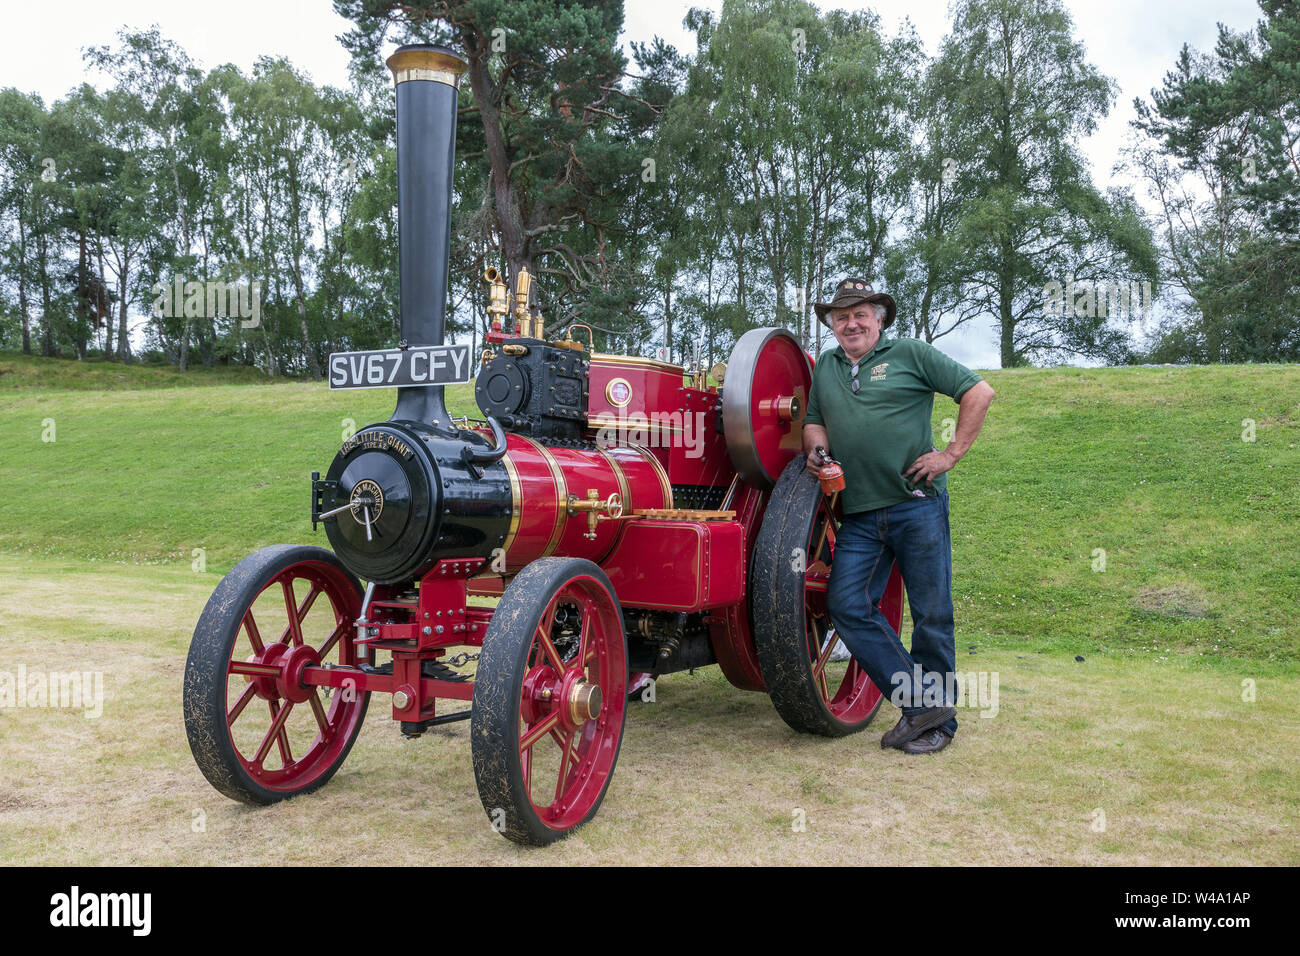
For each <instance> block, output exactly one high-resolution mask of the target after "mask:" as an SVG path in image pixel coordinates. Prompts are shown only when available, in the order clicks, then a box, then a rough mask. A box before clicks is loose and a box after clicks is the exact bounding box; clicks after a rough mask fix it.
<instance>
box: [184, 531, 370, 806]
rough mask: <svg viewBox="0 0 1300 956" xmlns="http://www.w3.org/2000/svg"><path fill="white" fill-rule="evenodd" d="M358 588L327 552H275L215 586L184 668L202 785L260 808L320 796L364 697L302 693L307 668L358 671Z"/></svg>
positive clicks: (258, 556) (266, 551)
mask: <svg viewBox="0 0 1300 956" xmlns="http://www.w3.org/2000/svg"><path fill="white" fill-rule="evenodd" d="M360 609H361V591H360V587H359V586H358V583H357V580H356V578H354V577H353V576H352V574H351V573H350V572H349V571H348V570H347V569H346V568H344V567H343V565H342V564H341V563H340V562H339V559H338V558H337V557H335V555H334V554H333V553H332V552H330V551H326V550H325V549H324V548H315V547H307V546H299V545H276V546H273V547H269V548H263V549H262V550H261V551H256V552H254V553H253V554H251V555H249V556H248V557H247V558H245V559H244V560H243V561H240V562H239V564H237V565H235V567H234V568H233V569H232V570H231V571H230V573H229V574H227V575H226V576H225V577H224V578H222V579H221V583H220V584H218V585H217V589H216V590H215V591H213V592H212V597H211V598H209V599H208V603H207V606H206V607H205V608H204V609H203V614H202V615H201V616H200V617H199V622H198V625H197V626H196V627H195V629H194V638H193V640H192V641H191V643H190V653H189V657H188V659H187V660H186V662H185V690H184V708H185V732H186V735H187V736H188V738H189V743H190V751H191V752H192V753H193V754H194V760H195V762H196V763H198V765H199V769H200V770H201V771H203V775H204V776H205V777H207V779H208V782H209V783H211V784H212V785H213V786H214V787H216V788H217V789H218V790H219V791H221V792H222V793H224V794H225V795H226V796H228V797H230V798H232V799H234V800H240V801H242V802H244V803H253V804H268V803H275V802H276V801H278V800H283V799H285V798H286V797H291V796H295V795H296V794H300V793H308V792H310V791H312V790H315V789H317V788H318V787H321V786H323V785H324V784H325V783H326V782H327V781H328V780H329V779H330V777H332V776H333V775H334V772H335V771H336V770H338V768H339V766H340V765H341V764H342V763H343V761H344V759H345V758H346V757H347V755H348V751H349V750H351V749H352V744H353V741H355V740H356V737H357V733H358V732H359V731H360V730H361V723H362V720H363V719H364V718H365V714H366V706H367V704H368V703H369V700H370V695H369V694H368V693H362V692H360V691H358V690H356V689H355V688H352V687H344V688H342V689H341V690H337V691H334V692H333V693H331V692H330V690H329V689H328V688H326V689H322V688H319V687H308V686H307V685H305V684H303V683H302V681H301V674H302V670H303V668H305V667H310V666H315V665H318V664H321V663H333V664H338V665H348V666H351V665H354V664H355V663H356V661H355V659H354V653H353V645H352V642H351V640H350V639H349V637H350V634H349V632H350V631H351V630H352V627H353V624H354V622H355V621H356V618H357V615H358V614H359V613H360Z"/></svg>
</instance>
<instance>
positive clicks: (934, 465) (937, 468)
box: [903, 451, 957, 488]
mask: <svg viewBox="0 0 1300 956" xmlns="http://www.w3.org/2000/svg"><path fill="white" fill-rule="evenodd" d="M955 464H957V456H956V455H953V454H950V453H949V452H948V451H932V452H927V453H926V454H924V455H922V456H921V457H920V458H918V459H916V461H914V462H912V464H911V465H910V466H909V467H908V469H907V471H905V472H903V477H904V478H906V479H907V480H908V481H910V482H911V483H912V484H914V485H919V484H920V483H921V482H922V481H923V480H924V481H925V486H926V487H927V488H929V487H931V485H932V484H933V483H934V479H936V478H938V477H939V476H940V475H942V474H943V473H944V472H946V471H951V470H952V467H953V465H955Z"/></svg>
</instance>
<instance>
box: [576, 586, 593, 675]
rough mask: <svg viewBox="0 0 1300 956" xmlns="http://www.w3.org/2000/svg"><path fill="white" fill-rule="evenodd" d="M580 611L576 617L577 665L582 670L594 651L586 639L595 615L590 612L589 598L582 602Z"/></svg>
mask: <svg viewBox="0 0 1300 956" xmlns="http://www.w3.org/2000/svg"><path fill="white" fill-rule="evenodd" d="M581 608H582V609H581V611H580V612H579V617H578V638H579V640H578V667H579V668H581V669H582V670H584V671H585V670H586V669H587V663H588V661H589V660H590V659H591V656H592V655H593V654H594V653H595V648H594V647H592V642H591V641H590V640H588V635H590V634H592V633H593V631H592V621H593V620H595V615H593V614H592V602H591V599H590V598H588V599H587V600H585V601H583V602H582V605H581Z"/></svg>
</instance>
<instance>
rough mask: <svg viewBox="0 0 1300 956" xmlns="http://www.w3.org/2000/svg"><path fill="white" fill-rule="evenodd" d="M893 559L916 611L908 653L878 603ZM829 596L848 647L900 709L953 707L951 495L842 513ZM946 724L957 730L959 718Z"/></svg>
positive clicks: (953, 731) (917, 710)
mask: <svg viewBox="0 0 1300 956" xmlns="http://www.w3.org/2000/svg"><path fill="white" fill-rule="evenodd" d="M895 561H897V562H898V570H899V572H900V573H901V574H902V576H903V586H904V587H905V588H906V589H907V601H908V605H909V606H910V607H911V609H912V624H913V626H912V652H911V653H910V654H909V653H908V652H907V651H906V650H905V649H904V648H903V642H902V641H901V640H899V636H898V634H897V633H895V631H894V629H893V628H892V627H890V626H889V622H888V621H886V620H885V616H884V615H883V614H881V613H880V609H879V608H878V607H876V605H877V604H879V603H880V599H881V597H883V596H884V593H885V585H886V584H887V583H888V582H889V573H890V571H891V569H892V567H893V564H894V562H895ZM826 602H827V608H828V610H829V612H830V617H831V621H832V622H833V623H834V624H835V631H836V634H837V635H838V636H839V637H840V639H841V640H843V641H844V646H845V647H847V648H848V649H849V653H850V654H852V655H853V657H854V658H855V659H856V660H857V662H858V663H859V664H860V665H862V668H863V669H864V670H865V671H866V672H867V674H868V676H870V677H871V680H872V681H873V682H874V683H875V685H876V686H877V687H878V688H880V691H881V693H883V694H884V695H885V696H886V697H887V698H889V699H890V700H891V701H893V702H894V703H896V704H900V705H901V706H902V709H903V713H905V714H908V715H913V714H917V713H920V712H921V711H924V710H929V709H931V708H932V707H933V706H935V705H936V704H937V705H940V706H945V707H951V706H952V705H953V694H952V690H953V688H954V686H955V684H954V682H955V677H953V676H952V675H953V673H954V671H955V670H956V667H957V646H956V637H955V635H954V633H953V615H952V539H951V537H950V535H949V532H948V493H947V492H946V491H945V492H944V493H943V494H941V495H939V496H938V497H934V498H913V499H911V500H909V501H904V502H901V503H900V504H896V505H890V506H889V507H888V508H877V509H876V510H875V511H861V512H857V513H856V514H850V515H845V517H844V523H843V524H842V525H841V526H840V529H839V531H838V533H837V534H836V535H835V559H834V561H832V562H831V580H830V584H829V586H828V588H827V594H826ZM918 677H919V678H920V679H919V680H918V679H917V678H918ZM936 695H940V696H936ZM942 729H944V730H946V731H947V732H948V733H950V734H956V732H957V720H956V718H953V719H952V720H949V721H948V722H947V723H946V724H943V725H942Z"/></svg>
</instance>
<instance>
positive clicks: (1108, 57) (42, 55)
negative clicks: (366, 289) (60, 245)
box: [0, 0, 1261, 368]
mask: <svg viewBox="0 0 1300 956" xmlns="http://www.w3.org/2000/svg"><path fill="white" fill-rule="evenodd" d="M814 2H816V3H817V6H818V7H820V8H822V9H823V10H827V9H836V8H838V9H861V8H862V7H864V6H869V7H871V8H873V9H875V10H876V11H877V12H878V13H879V14H880V15H881V17H882V19H883V21H884V24H885V27H886V30H887V32H889V33H893V32H895V31H896V29H897V28H898V25H899V24H900V23H901V22H902V20H903V18H904V17H910V18H911V21H912V23H913V25H914V26H915V27H916V30H917V33H918V34H919V35H920V37H921V39H922V41H923V42H924V43H925V47H926V51H927V52H928V53H934V52H935V50H937V48H938V45H939V41H940V40H941V39H942V37H943V35H944V33H945V32H946V30H947V26H948V4H947V2H946V0H875V2H873V3H869V4H852V3H828V2H824V0H814ZM1065 5H1066V7H1067V8H1069V10H1070V11H1071V13H1072V15H1073V17H1074V22H1075V36H1076V37H1077V38H1078V39H1079V40H1081V41H1082V42H1083V44H1084V47H1085V48H1086V51H1087V56H1088V59H1089V61H1090V62H1091V63H1092V64H1093V65H1094V66H1096V67H1097V68H1098V69H1100V70H1101V72H1102V73H1104V74H1106V75H1107V76H1110V77H1111V78H1112V79H1114V80H1115V81H1116V82H1117V83H1118V84H1119V90H1120V92H1119V97H1118V100H1117V102H1116V104H1115V107H1114V108H1113V109H1112V110H1111V114H1110V116H1109V117H1108V118H1107V119H1106V120H1104V121H1103V123H1102V125H1101V127H1100V128H1099V129H1098V131H1097V132H1096V134H1094V135H1093V136H1091V137H1089V139H1088V140H1087V141H1086V142H1085V143H1083V144H1082V145H1083V150H1084V153H1085V155H1087V156H1088V157H1089V159H1090V160H1091V162H1092V166H1093V173H1094V176H1095V178H1096V181H1097V183H1098V184H1099V185H1102V186H1105V185H1108V184H1110V183H1111V182H1112V175H1111V167H1112V166H1113V164H1114V162H1115V159H1116V154H1117V152H1118V150H1119V148H1120V146H1122V145H1123V143H1124V140H1125V136H1126V132H1127V124H1128V121H1129V120H1130V119H1132V118H1133V109H1132V102H1133V98H1134V97H1135V96H1143V97H1145V96H1146V95H1147V94H1148V93H1149V91H1150V90H1151V88H1152V87H1155V86H1158V85H1159V84H1160V81H1161V78H1162V77H1163V75H1164V73H1165V71H1167V70H1168V69H1169V68H1170V67H1171V66H1172V65H1173V63H1174V58H1175V57H1176V56H1177V54H1178V51H1179V49H1180V48H1181V47H1182V45H1183V44H1184V43H1187V44H1190V45H1191V46H1192V47H1193V48H1195V49H1200V50H1205V51H1208V50H1209V49H1210V48H1211V47H1212V46H1213V45H1214V41H1215V38H1216V36H1217V28H1216V24H1217V23H1224V24H1226V25H1227V26H1229V27H1230V28H1232V29H1234V30H1244V29H1247V28H1250V27H1252V26H1253V25H1254V24H1255V23H1256V22H1257V21H1258V20H1259V19H1260V17H1261V14H1260V11H1259V7H1258V5H1257V4H1256V3H1255V2H1254V0H1147V2H1140V3H1134V2H1132V0H1065ZM692 6H700V7H708V8H711V9H714V10H718V9H720V8H721V6H722V2H721V0H696V2H693V3H692V2H689V0H627V2H626V19H625V26H626V30H625V33H624V40H629V39H630V40H648V39H650V38H651V37H652V36H653V35H655V34H656V33H657V34H659V35H660V36H662V37H664V38H665V39H666V40H668V41H669V42H670V43H673V44H674V45H676V46H677V47H678V48H679V49H682V50H685V51H688V52H691V51H694V41H693V39H692V37H691V35H690V34H688V33H687V32H686V31H685V30H684V29H683V28H682V26H681V20H682V17H683V16H684V15H685V13H686V11H687V10H688V9H689V8H690V7H692ZM3 10H4V28H3V30H0V88H3V87H8V86H16V87H18V88H19V89H22V90H27V91H34V92H36V93H39V94H40V95H41V96H42V97H43V98H44V99H45V100H46V102H47V103H48V102H51V101H53V100H56V99H58V98H60V97H62V96H64V95H65V94H66V93H67V92H68V91H69V90H70V89H72V88H73V87H74V86H76V85H77V84H78V83H80V82H81V81H82V80H83V79H87V78H89V79H91V81H92V82H96V80H97V78H96V77H88V76H87V73H86V71H85V69H84V66H83V63H82V59H81V51H82V49H83V48H84V47H87V46H92V45H96V46H97V45H103V44H106V43H113V42H114V35H115V33H116V32H117V30H118V29H119V28H120V27H122V26H123V25H126V26H129V27H133V28H141V27H147V26H149V25H150V24H155V23H156V24H157V25H158V26H159V27H160V28H161V29H162V32H163V34H164V35H165V36H167V37H169V38H170V39H172V40H175V41H176V42H177V43H179V44H180V45H181V46H182V47H184V48H185V50H186V51H187V52H188V53H189V55H190V56H191V57H193V58H194V59H195V60H196V61H198V63H199V64H200V65H201V66H203V67H204V68H208V69H210V68H212V67H215V66H217V65H219V64H221V63H227V62H230V63H235V64H236V65H238V66H239V67H241V68H242V69H245V70H247V69H249V68H250V67H251V66H252V64H253V61H254V60H256V59H257V57H258V56H261V55H264V54H269V55H282V56H286V57H288V58H289V59H290V60H291V61H292V62H293V63H294V64H295V65H296V66H297V67H299V68H300V69H303V70H305V71H307V72H308V73H310V74H311V76H312V78H313V79H314V80H315V81H316V82H317V83H329V84H332V85H335V86H341V87H343V86H346V85H347V82H348V77H347V61H348V57H347V54H346V53H345V52H344V51H343V48H342V47H341V46H340V45H339V43H338V40H337V37H338V35H339V34H341V33H343V32H345V31H346V30H347V29H348V28H349V26H350V24H349V23H348V21H346V20H343V19H342V18H340V17H338V16H336V15H335V13H334V11H333V8H332V5H331V4H330V2H329V0H223V2H221V3H218V4H191V3H185V2H177V0H112V2H104V0H63V2H62V3H59V4H57V5H55V4H48V5H39V4H30V3H17V2H15V0H4V3H3ZM97 85H99V84H97ZM1120 181H1121V182H1123V180H1120ZM937 344H939V345H941V346H942V347H943V348H944V349H945V351H948V352H949V353H950V354H952V355H953V356H954V357H955V358H957V359H958V360H959V361H962V362H965V363H966V364H968V365H972V366H975V367H979V368H989V367H994V368H995V367H997V364H998V360H997V349H996V346H995V344H994V335H993V332H992V329H991V327H990V326H988V325H985V326H980V327H975V326H972V327H968V330H967V331H966V332H965V334H963V335H960V337H959V336H958V335H956V334H955V335H953V336H950V337H948V338H945V339H941V340H940V342H939V343H937Z"/></svg>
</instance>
